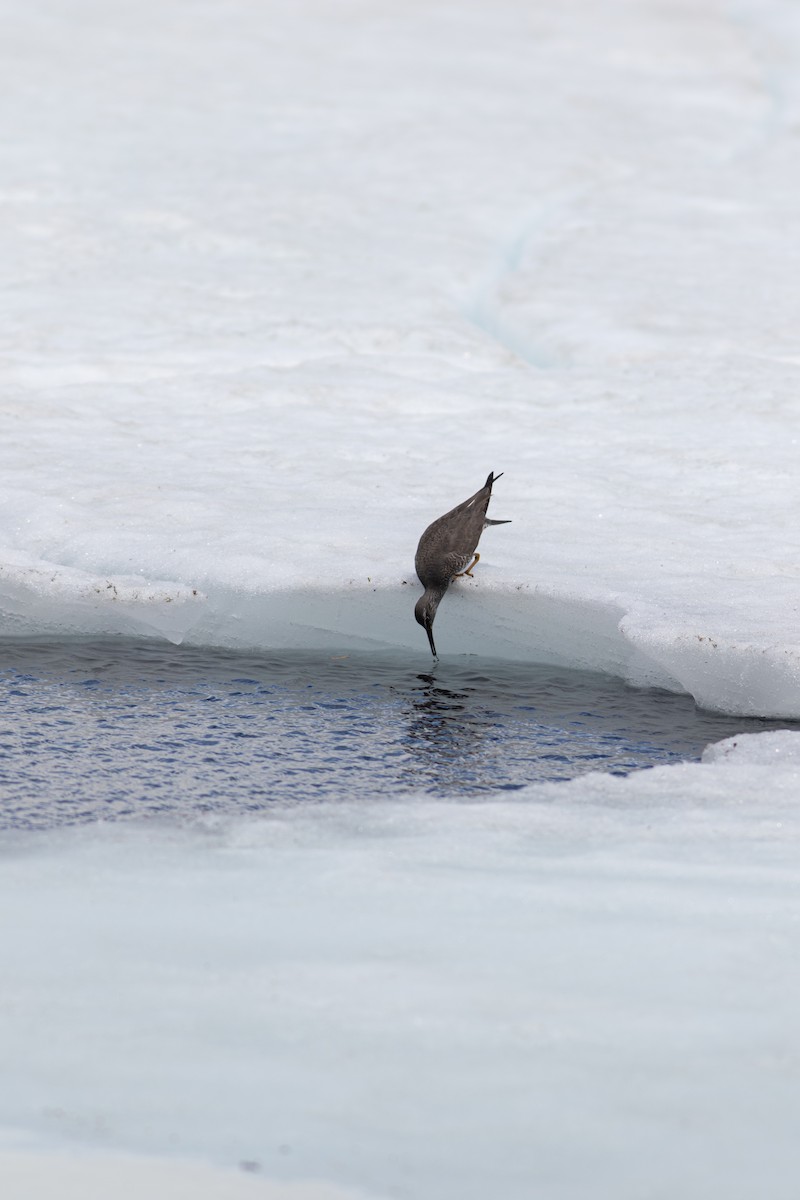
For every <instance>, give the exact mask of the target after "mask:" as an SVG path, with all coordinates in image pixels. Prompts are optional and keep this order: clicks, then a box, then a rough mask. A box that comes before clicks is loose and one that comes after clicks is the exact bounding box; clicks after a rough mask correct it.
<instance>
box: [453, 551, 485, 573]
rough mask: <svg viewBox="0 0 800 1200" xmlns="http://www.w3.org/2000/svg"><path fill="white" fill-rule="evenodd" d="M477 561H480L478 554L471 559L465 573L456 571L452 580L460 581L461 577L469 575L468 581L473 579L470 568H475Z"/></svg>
mask: <svg viewBox="0 0 800 1200" xmlns="http://www.w3.org/2000/svg"><path fill="white" fill-rule="evenodd" d="M479 559H480V554H476V555H475V557H474V558H473V560H472V562H471V563H470V564H469V566H468V567H467V569H466V571H457V572H456V574H455V575H454V576H453V578H454V579H460V578H461V576H462V575H469V577H470V579H474V578H475V576H474V575H473V574H472V568H473V567H474V566H475V564H476V563H477V562H478V560H479Z"/></svg>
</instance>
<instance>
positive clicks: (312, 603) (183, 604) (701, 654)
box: [0, 556, 800, 718]
mask: <svg viewBox="0 0 800 1200" xmlns="http://www.w3.org/2000/svg"><path fill="white" fill-rule="evenodd" d="M18 557H19V556H18ZM407 574H409V573H407ZM419 593H420V585H419V583H418V581H417V580H416V576H415V575H414V574H413V572H412V573H410V578H408V579H407V580H406V579H404V580H402V581H401V583H400V586H393V585H392V584H391V583H388V582H385V581H380V583H379V582H378V581H377V580H376V582H375V584H374V585H373V582H372V580H371V579H367V580H366V581H363V582H361V583H359V582H357V581H355V580H351V581H349V583H348V584H347V585H344V586H339V587H338V588H328V589H326V588H324V587H321V586H318V585H316V586H315V585H313V584H310V583H309V584H308V585H306V586H301V587H296V588H291V587H285V588H282V589H278V588H276V589H273V590H270V591H266V590H265V591H260V592H258V591H255V592H248V591H245V590H244V589H231V588H225V587H223V586H216V587H211V588H209V589H208V591H207V592H203V591H201V590H200V589H199V588H193V587H191V586H188V585H186V584H181V583H174V582H169V581H165V580H156V581H150V580H147V579H144V578H141V577H139V578H137V577H130V576H114V575H89V574H87V573H84V572H80V571H77V570H75V569H73V568H63V567H58V566H56V565H55V564H48V563H36V564H35V565H21V564H19V562H18V564H17V565H16V566H11V565H10V564H8V563H6V564H0V638H2V637H25V638H29V639H35V638H53V637H109V636H111V637H113V636H120V637H123V638H125V637H145V638H156V639H162V638H163V639H165V640H168V641H170V642H173V643H175V644H180V643H186V644H189V645H196V646H208V647H219V648H224V649H231V650H237V649H239V650H274V649H324V650H327V649H330V650H347V649H357V650H362V651H363V650H373V651H375V652H376V653H380V652H382V651H385V650H390V649H396V648H402V649H404V650H408V652H409V653H410V654H418V655H419V660H420V665H421V666H423V665H426V664H427V663H428V655H427V650H426V647H425V646H424V645H422V646H421V645H420V638H419V636H418V630H417V628H416V626H415V625H414V624H413V621H412V620H411V619H410V616H411V613H412V606H413V603H414V601H415V599H416V597H417V595H418V594H419ZM442 613H443V619H442V621H441V625H442V635H441V647H442V652H443V653H445V654H462V655H463V654H477V655H479V656H484V657H495V658H501V659H503V658H505V659H513V660H515V661H517V662H531V663H535V662H538V663H550V664H554V665H558V666H564V667H572V668H576V669H584V670H592V671H600V672H603V673H605V674H609V675H614V676H617V677H619V678H621V679H622V680H624V681H625V682H626V683H629V684H631V685H633V686H639V687H660V688H664V689H666V690H668V691H675V692H687V693H689V694H690V695H692V696H693V698H694V700H695V701H696V703H697V704H698V705H699V706H700V707H701V708H705V709H709V710H712V711H718V712H722V713H728V714H731V715H733V716H757V717H783V718H793V717H797V716H800V647H794V646H787V645H782V644H778V645H770V644H769V643H767V642H764V641H755V642H754V641H751V640H745V639H735V638H733V637H730V636H728V637H726V636H724V635H720V634H716V635H712V634H710V633H700V632H697V633H694V632H690V631H689V630H688V629H685V628H681V627H680V625H678V626H677V627H676V624H675V623H674V622H669V621H668V620H667V619H666V617H664V618H663V619H662V622H661V623H660V624H659V622H658V619H657V618H654V617H653V614H652V613H647V610H646V608H643V607H642V606H638V607H637V606H635V605H634V606H633V607H632V611H626V608H625V602H624V600H623V599H622V598H616V599H612V598H609V599H599V598H598V599H594V600H593V599H591V598H590V597H589V596H587V595H585V594H584V595H580V594H578V595H576V594H574V593H573V594H568V593H563V592H562V593H559V592H558V590H556V589H548V588H546V587H542V586H535V585H533V586H531V585H528V584H525V585H517V586H516V587H512V588H508V587H504V586H503V584H502V583H499V582H490V583H486V582H485V581H484V580H483V579H482V578H480V577H478V578H477V579H476V580H475V581H474V582H473V583H467V581H463V582H462V583H461V584H459V585H456V586H454V587H452V588H451V590H450V592H449V593H448V596H447V598H446V604H445V606H444V607H443V609H442ZM648 618H649V619H648ZM701 628H707V627H706V626H701Z"/></svg>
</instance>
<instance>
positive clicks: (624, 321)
mask: <svg viewBox="0 0 800 1200" xmlns="http://www.w3.org/2000/svg"><path fill="white" fill-rule="evenodd" d="M2 15H3V31H4V35H3V40H2V44H1V45H0V79H1V80H2V84H1V85H0V86H1V87H2V94H3V103H2V104H1V105H0V147H2V151H0V154H1V155H2V172H0V217H2V219H0V258H2V262H3V265H4V270H3V273H2V278H0V304H1V305H2V313H3V321H2V323H0V377H1V378H2V384H3V386H2V390H1V391H0V636H2V637H43V636H48V637H49V636H53V635H66V634H78V633H82V634H87V635H90V636H95V635H96V636H104V637H105V636H108V635H120V636H138V637H150V638H152V637H158V638H164V639H168V640H171V641H174V642H180V641H188V642H191V643H194V644H197V645H218V646H225V647H270V648H272V647H331V648H336V649H339V648H342V649H346V648H348V647H352V648H361V649H374V650H375V651H376V652H377V651H380V650H383V649H386V648H391V647H402V648H404V649H406V650H408V651H409V652H410V653H413V654H417V655H419V662H420V665H421V666H424V667H425V668H426V669H427V667H428V665H429V662H430V658H429V654H428V648H427V643H426V639H425V637H424V634H423V632H422V631H421V630H420V629H419V628H418V626H417V625H416V624H415V622H414V620H413V607H414V601H415V600H416V597H417V595H418V591H419V589H418V584H417V582H416V580H415V577H414V574H413V556H414V550H415V547H416V543H417V539H418V537H419V535H420V533H421V532H422V530H423V529H424V528H425V527H426V525H427V524H429V522H430V521H431V520H432V519H433V518H435V517H436V516H438V515H440V514H441V513H443V512H445V511H446V510H448V509H449V508H451V507H452V506H453V505H454V504H455V503H457V502H458V501H459V500H461V499H463V498H466V497H467V496H468V495H470V494H471V493H473V492H474V491H475V490H476V488H477V487H478V486H480V484H481V483H482V482H483V480H484V479H485V477H486V475H487V474H488V472H489V471H490V470H493V471H495V472H500V471H502V472H504V475H503V478H502V479H501V480H500V481H499V482H498V484H497V488H496V491H495V496H494V498H493V501H492V509H491V515H493V516H494V517H502V518H511V519H512V521H513V523H512V524H510V525H507V526H502V527H499V528H497V529H489V530H487V532H486V534H485V536H484V539H483V541H482V543H481V554H482V558H481V562H480V565H479V567H478V569H477V571H476V575H475V579H474V580H472V581H470V580H461V581H459V582H458V583H457V584H456V585H454V587H453V588H452V589H451V592H450V593H449V594H448V596H447V597H446V598H445V600H444V602H443V604H442V607H441V609H440V612H439V616H438V618H437V625H436V640H437V646H438V648H439V651H440V653H441V654H443V655H455V654H467V653H482V654H486V655H496V656H500V657H506V658H514V659H518V660H519V659H521V660H531V661H533V660H540V661H544V662H552V663H556V664H559V665H572V666H577V667H588V668H592V669H599V670H603V671H606V672H609V673H613V674H615V675H618V676H620V677H621V678H623V679H626V680H628V681H630V682H631V683H633V684H637V685H644V684H647V685H657V686H661V687H666V688H670V689H673V690H685V691H687V692H689V693H691V695H693V696H694V697H695V699H696V700H697V702H698V703H699V704H701V705H703V706H706V707H708V708H712V709H717V710H720V711H723V712H728V713H733V714H742V715H744V714H751V715H764V716H767V715H769V716H775V717H798V716H800V641H798V636H797V632H796V631H797V627H798V587H800V542H799V541H798V532H797V521H796V517H795V514H796V510H797V487H796V479H797V476H798V444H799V442H798V438H799V437H800V435H799V434H798V426H799V420H798V418H800V408H799V407H798V397H797V393H798V386H797V385H798V368H800V352H799V351H798V346H797V329H798V325H799V323H800V291H798V287H797V279H798V267H799V266H800V262H799V261H798V255H799V254H800V251H799V250H798V247H800V227H799V226H800V211H799V210H798V205H797V195H798V191H799V190H800V142H798V139H797V128H798V121H799V120H800V86H799V85H798V79H800V73H799V72H798V60H799V59H800V13H799V12H798V9H797V6H796V5H795V4H793V3H791V0H758V2H756V0H692V2H691V3H689V2H688V0H671V2H670V3H669V4H664V3H656V2H655V0H605V3H603V4H594V3H592V2H591V0H563V2H562V3H560V4H558V5H553V4H544V3H520V2H518V0H495V3H493V4H491V5H487V4H483V3H478V2H477V0H460V3H458V4H455V3H452V2H450V0H443V2H442V3H437V4H431V3H430V2H429V0H428V2H426V3H422V2H421V0H404V2H403V3H402V4H400V3H399V2H398V0H372V2H371V3H369V4H366V3H362V0H335V2H330V0H328V2H323V0H294V2H293V3H291V4H288V3H283V2H281V0H272V3H270V4H267V5H265V4H262V3H257V2H256V0H225V2H224V3H222V0H206V2H203V3H198V2H196V0H160V2H159V4H158V5H156V4H154V3H152V0H139V2H138V3H137V4H136V5H125V4H122V5H120V4H117V5H112V6H109V5H103V4H100V3H98V2H97V0H58V2H56V0H30V2H29V3H27V4H25V5H24V6H20V5H17V4H11V3H5V4H4V5H3V9H2ZM737 742H738V744H737V745H736V746H734V745H733V744H731V743H726V744H723V745H722V747H718V748H712V749H711V750H709V751H708V752H707V755H706V761H704V762H703V763H702V764H685V765H683V766H681V767H670V768H659V769H656V770H653V771H650V772H643V773H640V774H637V775H634V776H631V777H629V778H627V779H618V778H613V777H609V776H592V777H589V778H587V779H584V780H581V781H576V782H575V783H572V784H567V785H557V786H556V785H554V786H553V787H552V788H537V789H531V790H529V791H528V792H526V793H525V794H523V795H521V796H520V797H519V798H518V799H515V800H514V802H510V801H508V800H497V801H496V802H493V803H488V804H481V805H477V804H455V803H454V804H451V805H448V804H444V803H436V804H434V803H431V802H430V801H424V800H422V799H421V798H415V797H408V798H407V799H406V800H404V801H402V802H401V801H393V802H392V803H388V802H387V803H383V804H380V805H379V804H374V805H369V804H364V805H352V804H347V803H344V802H343V803H342V804H341V805H336V806H330V807H324V808H314V809H305V810H302V811H300V810H276V811H274V812H272V813H271V814H270V816H269V818H265V819H262V820H253V821H252V822H249V823H247V822H238V823H237V822H234V823H229V824H226V823H222V824H219V825H215V824H214V823H212V822H209V823H208V824H207V825H205V826H199V827H196V828H192V829H189V830H187V829H173V828H171V827H162V826H159V825H153V824H143V825H142V826H141V827H139V826H133V827H130V826H125V827H124V828H123V827H114V828H106V827H92V828H91V829H88V830H86V829H83V830H76V831H71V832H70V831H61V832H51V833H48V834H42V835H41V836H39V835H22V834H21V835H19V837H17V836H16V835H15V836H13V837H12V836H9V837H7V838H6V839H5V841H4V844H3V848H2V851H1V853H2V856H3V861H2V872H0V892H2V898H3V901H4V905H3V907H4V911H6V912H8V913H12V914H13V920H10V921H8V922H6V924H5V926H4V929H3V931H2V933H0V938H2V957H3V962H4V966H5V971H4V987H3V996H2V1006H3V1021H2V1022H0V1057H2V1060H3V1063H4V1087H3V1089H2V1090H0V1122H2V1123H3V1124H4V1125H5V1126H6V1127H7V1129H9V1130H11V1131H17V1133H13V1134H9V1137H10V1139H11V1141H10V1142H9V1145H8V1148H7V1150H6V1151H5V1152H4V1154H3V1155H0V1183H3V1182H4V1181H5V1182H6V1183H9V1187H10V1186H11V1184H10V1182H9V1181H11V1180H13V1181H14V1186H15V1187H17V1189H18V1195H19V1200H22V1197H23V1196H24V1197H25V1200H27V1196H28V1195H30V1194H31V1191H32V1192H33V1195H34V1196H35V1197H36V1200H39V1197H40V1196H43V1195H49V1194H53V1192H54V1190H55V1188H58V1189H59V1190H58V1194H59V1195H64V1194H68V1193H67V1192H66V1187H67V1185H68V1184H69V1186H72V1181H73V1178H77V1180H78V1182H76V1183H75V1188H76V1189H77V1191H78V1194H80V1195H81V1196H84V1195H86V1196H88V1195H90V1194H91V1192H90V1189H91V1188H92V1187H93V1188H95V1190H96V1191H97V1190H98V1189H100V1190H101V1191H102V1190H103V1189H106V1190H107V1189H108V1186H109V1185H108V1184H107V1183H106V1180H107V1179H108V1174H109V1173H114V1174H119V1173H120V1172H122V1173H124V1174H125V1176H126V1177H127V1176H128V1174H130V1179H131V1181H132V1182H131V1187H132V1188H134V1189H135V1187H136V1186H139V1187H140V1191H147V1194H148V1195H158V1191H157V1190H156V1189H158V1188H162V1190H164V1191H165V1193H166V1194H169V1195H170V1198H171V1200H172V1196H173V1191H170V1189H173V1190H174V1192H175V1193H177V1189H178V1188H179V1187H181V1186H184V1183H180V1182H178V1174H179V1173H180V1172H183V1173H184V1174H183V1176H182V1178H183V1180H184V1182H185V1186H186V1187H190V1186H191V1187H192V1189H196V1190H193V1194H196V1195H198V1196H199V1197H201V1198H202V1197H203V1196H207V1197H209V1198H210V1197H211V1196H212V1195H213V1194H214V1191H213V1189H214V1188H215V1187H217V1188H218V1190H219V1188H222V1189H223V1190H224V1189H225V1188H228V1189H229V1190H227V1191H225V1194H226V1195H228V1194H230V1195H231V1196H233V1195H234V1194H236V1191H235V1190H234V1189H236V1190H238V1191H240V1192H242V1194H243V1195H244V1194H245V1192H246V1191H248V1190H249V1191H250V1192H251V1193H252V1194H253V1196H254V1197H255V1196H256V1195H258V1194H264V1195H269V1196H271V1195H272V1193H273V1192H274V1191H275V1189H281V1188H283V1189H284V1191H285V1190H286V1187H287V1186H288V1185H290V1184H291V1185H292V1187H294V1188H295V1191H297V1189H299V1188H305V1189H307V1190H309V1195H314V1196H315V1197H316V1195H317V1192H318V1193H319V1195H320V1197H322V1196H323V1195H324V1196H325V1197H326V1200H327V1196H328V1194H329V1193H330V1192H331V1190H332V1189H335V1188H336V1187H339V1188H345V1189H355V1190H356V1194H364V1193H365V1194H366V1195H372V1196H375V1197H380V1196H384V1195H392V1196H410V1197H422V1196H424V1197H426V1200H427V1198H433V1200H438V1198H439V1197H442V1198H446V1197H450V1196H453V1197H456V1196H457V1197H459V1200H470V1198H471V1197H475V1198H476V1200H477V1198H479V1197H480V1200H483V1198H484V1197H485V1196H487V1195H496V1194H502V1195H503V1197H504V1200H515V1198H516V1197H519V1198H520V1200H523V1198H524V1200H528V1197H530V1196H531V1195H532V1194H541V1195H547V1196H548V1197H553V1200H560V1198H562V1197H563V1198H564V1200H567V1198H570V1200H572V1198H574V1197H575V1196H585V1195H587V1194H591V1195H592V1196H593V1197H597V1198H598V1200H603V1197H605V1196H608V1197H609V1198H611V1197H613V1198H614V1200H625V1198H627V1197H630V1198H631V1200H634V1198H635V1200H638V1198H639V1197H641V1196H643V1195H654V1196H655V1195H665V1196H677V1195H680V1196H682V1197H686V1198H687V1200H695V1198H697V1200H701V1198H705V1197H706V1196H708V1195H710V1194H716V1193H720V1194H724V1195H726V1196H727V1197H730V1198H731V1200H738V1198H741V1200H745V1197H747V1198H748V1200H749V1197H752V1196H754V1195H769V1196H770V1197H774V1198H776V1200H783V1198H784V1197H786V1200H789V1198H790V1197H791V1198H792V1200H793V1198H794V1197H795V1196H796V1194H797V1180H798V1169H797V1159H796V1129H797V1111H796V1095H797V1062H798V1050H799V1049H800V1048H799V1047H798V1039H797V1022H796V1008H797V1005H796V1000H795V997H796V993H797V986H798V978H797V969H796V965H795V964H796V963H797V961H798V953H797V951H798V946H797V936H798V934H797V930H798V923H797V912H798V895H797V870H796V862H797V843H798V833H800V824H799V823H798V818H797V808H796V799H797V796H798V790H799V787H800V778H799V772H800V756H798V752H797V749H796V744H797V743H796V735H791V734H768V735H763V736H760V737H759V738H757V739H755V740H751V739H750V738H741V739H737ZM365 897H367V898H368V903H365ZM20 1131H21V1132H20ZM17 1134H19V1139H20V1142H19V1144H17V1143H16V1142H15V1141H14V1139H15V1138H17ZM29 1138H32V1139H33V1144H32V1145H31V1146H29V1144H28V1142H27V1141H26V1139H29ZM12 1143H13V1144H12ZM76 1149H81V1150H82V1151H84V1153H82V1154H81V1155H78V1156H77V1157H75V1151H76ZM100 1151H104V1152H105V1153H107V1154H108V1155H109V1158H108V1159H105V1158H103V1161H102V1162H101V1161H100V1157H102V1156H100V1157H98V1155H100ZM126 1153H127V1154H130V1155H133V1156H135V1159H136V1161H135V1164H133V1165H132V1163H131V1161H130V1160H128V1159H122V1158H118V1157H117V1156H118V1155H123V1154H126ZM140 1155H141V1156H144V1155H149V1156H166V1157H167V1158H168V1159H169V1162H167V1163H165V1162H163V1161H161V1162H150V1163H149V1164H147V1163H144V1162H143V1161H142V1160H140V1158H139V1156H140ZM179 1157H180V1158H183V1159H187V1160H188V1162H183V1164H182V1165H180V1164H179V1163H178V1161H177V1160H178V1158H179ZM242 1162H257V1163H258V1164H259V1165H260V1172H259V1174H257V1175H256V1177H254V1178H249V1177H246V1176H245V1173H244V1172H242V1171H239V1170H238V1164H240V1163H242ZM73 1171H75V1172H78V1175H77V1176H75V1177H73ZM139 1171H141V1172H146V1173H147V1182H146V1183H145V1182H142V1183H141V1185H138V1184H136V1183H135V1180H134V1176H136V1175H137V1172H139ZM201 1171H202V1172H204V1179H203V1181H202V1182H200V1181H199V1179H198V1177H197V1176H196V1175H193V1174H192V1173H193V1172H201ZM217 1171H218V1172H222V1173H223V1174H224V1180H223V1182H221V1183H220V1181H219V1180H218V1179H217V1177H216V1174H215V1172H217ZM48 1172H49V1174H48V1175H47V1177H46V1175H45V1173H48ZM261 1172H263V1177H262V1176H261ZM187 1173H188V1174H187ZM53 1177H55V1179H56V1180H58V1181H59V1182H58V1183H56V1184H53V1183H51V1182H50V1180H52V1179H53ZM142 1179H144V1175H142ZM190 1179H191V1183H190V1182H189V1180H190ZM309 1180H321V1181H323V1182H322V1183H319V1184H316V1183H315V1184H313V1185H312V1184H309V1183H308V1182H307V1181H309ZM62 1185H63V1187H62ZM9 1187H4V1189H3V1193H4V1195H5V1194H10V1195H13V1192H10V1191H9ZM24 1188H27V1189H28V1190H27V1192H25V1191H23V1190H22V1189H24ZM314 1188H316V1189H317V1192H315V1191H314V1190H313V1189H314ZM326 1188H327V1189H328V1190H327V1191H325V1189H326ZM114 1191H115V1194H120V1195H121V1194H123V1193H122V1192H120V1191H119V1189H118V1187H117V1185H116V1184H115V1185H114ZM278 1194H279V1195H281V1196H283V1192H281V1191H279V1192H278ZM294 1194H295V1192H292V1191H289V1192H288V1193H287V1195H289V1196H292V1197H294ZM303 1194H304V1193H303ZM15 1200H17V1198H15Z"/></svg>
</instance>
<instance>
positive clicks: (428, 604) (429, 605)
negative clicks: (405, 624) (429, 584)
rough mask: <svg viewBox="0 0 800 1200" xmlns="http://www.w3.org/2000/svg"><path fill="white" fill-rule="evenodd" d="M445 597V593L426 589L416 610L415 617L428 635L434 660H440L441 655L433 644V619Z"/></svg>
mask: <svg viewBox="0 0 800 1200" xmlns="http://www.w3.org/2000/svg"><path fill="white" fill-rule="evenodd" d="M443 595H444V592H437V591H433V590H431V588H426V589H425V591H424V593H423V594H422V595H421V596H420V598H419V600H418V601H417V604H416V608H415V609H414V616H415V617H416V618H417V622H418V624H420V625H421V626H422V628H423V629H424V630H425V632H426V633H427V635H428V641H429V642H430V644H431V653H432V654H433V657H434V658H438V657H439V655H438V654H437V653H436V646H435V645H434V642H433V619H434V617H435V616H436V610H437V608H438V607H439V601H440V600H441V598H442V596H443Z"/></svg>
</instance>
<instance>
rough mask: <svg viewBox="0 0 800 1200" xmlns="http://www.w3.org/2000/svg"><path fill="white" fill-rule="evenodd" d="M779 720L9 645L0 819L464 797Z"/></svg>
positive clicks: (168, 655) (576, 692) (513, 668)
mask: <svg viewBox="0 0 800 1200" xmlns="http://www.w3.org/2000/svg"><path fill="white" fill-rule="evenodd" d="M779 724H780V723H778V722H766V721H753V720H746V719H739V718H737V719H731V718H725V717H716V716H712V715H710V714H708V713H702V712H699V711H698V710H697V709H696V708H695V706H694V704H693V702H692V701H691V700H690V699H689V698H688V697H685V696H674V695H672V694H670V693H667V692H660V691H640V690H633V689H631V688H628V687H626V686H625V685H624V684H622V683H619V682H618V681H616V680H614V679H610V678H608V677H606V676H602V675H594V674H589V673H585V672H579V671H566V670H562V669H558V668H554V667H546V666H535V665H530V664H525V665H522V664H514V663H507V662H496V661H489V660H480V659H459V660H455V661H454V662H441V663H439V664H438V666H437V667H436V668H435V669H434V668H428V667H427V666H425V667H423V668H422V669H421V666H420V658H419V656H414V658H413V661H411V660H410V658H408V657H406V658H402V657H399V656H392V657H387V656H369V655H365V654H359V655H355V654H350V655H340V656H332V655H324V654H319V653H298V652H281V653H272V654H263V655H243V654H234V653H228V652H225V651H218V650H207V649H197V648H191V647H173V646H165V645H164V644H163V643H135V642H127V643H126V642H121V641H115V642H113V643H112V642H106V643H85V642H59V643H57V644H56V643H54V644H48V645H38V644H37V645H31V644H27V643H20V642H12V643H9V642H6V643H0V827H5V828H9V827H12V826H15V827H32V826H47V825H58V824H66V823H72V822H79V821H87V820H94V819H97V818H99V817H102V818H114V817H124V816H131V815H141V814H146V813H172V814H176V815H177V814H187V815H188V814H190V813H198V812H214V811H220V812H222V811H225V812H231V811H238V812H242V811H246V810H258V809H260V808H263V807H264V806H265V805H268V804H269V803H270V802H273V801H276V800H279V801H293V800H297V801H302V800H336V799H337V798H341V797H351V796H371V797H380V796H391V795H392V794H397V793H399V792H403V791H422V792H427V793H430V794H434V795H465V796H468V795H471V796H474V795H480V794H482V793H491V792H497V791H501V790H505V789H516V788H520V787H522V786H523V785H524V784H526V783H530V782H533V781H537V780H559V779H570V778H572V777H573V776H575V775H580V774H582V773H584V772H586V771H597V770H600V771H612V772H616V773H619V774H622V773H625V772H627V771H632V770H635V769H637V768H641V767H649V766H654V765H655V764H657V763H669V762H675V761H678V760H681V759H691V758H697V757H699V755H700V753H701V751H702V749H703V747H704V746H705V745H706V744H707V743H708V742H710V741H715V740H719V739H720V738H723V737H729V736H731V735H732V734H734V733H739V732H741V731H743V730H758V729H765V728H775V727H778V725H779ZM784 725H785V723H784Z"/></svg>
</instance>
